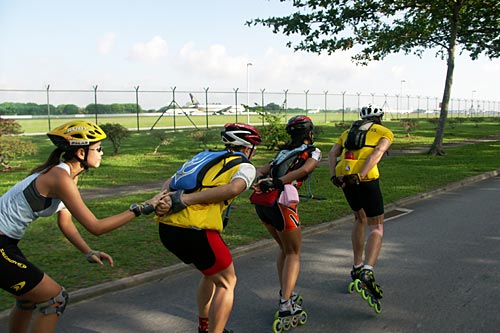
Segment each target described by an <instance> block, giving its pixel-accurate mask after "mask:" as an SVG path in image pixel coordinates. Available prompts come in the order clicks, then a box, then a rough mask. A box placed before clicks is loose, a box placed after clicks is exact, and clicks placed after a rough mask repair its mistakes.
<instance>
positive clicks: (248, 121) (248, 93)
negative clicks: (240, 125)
mask: <svg viewBox="0 0 500 333" xmlns="http://www.w3.org/2000/svg"><path fill="white" fill-rule="evenodd" d="M250 66H253V64H252V63H251V62H248V63H247V124H250Z"/></svg>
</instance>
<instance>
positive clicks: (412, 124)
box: [399, 118, 418, 137]
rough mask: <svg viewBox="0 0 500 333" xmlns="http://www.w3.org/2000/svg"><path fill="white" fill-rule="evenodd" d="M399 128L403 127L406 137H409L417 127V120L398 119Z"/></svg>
mask: <svg viewBox="0 0 500 333" xmlns="http://www.w3.org/2000/svg"><path fill="white" fill-rule="evenodd" d="M399 126H401V127H403V128H404V129H405V132H406V136H407V137H410V136H411V133H412V132H413V131H415V129H416V128H417V127H418V120H416V119H410V118H408V119H400V120H399Z"/></svg>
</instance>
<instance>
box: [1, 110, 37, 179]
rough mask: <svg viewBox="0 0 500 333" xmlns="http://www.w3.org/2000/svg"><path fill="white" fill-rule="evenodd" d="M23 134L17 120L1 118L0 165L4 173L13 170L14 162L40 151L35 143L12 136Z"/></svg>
mask: <svg viewBox="0 0 500 333" xmlns="http://www.w3.org/2000/svg"><path fill="white" fill-rule="evenodd" d="M22 132H23V130H22V128H21V125H19V123H17V122H16V121H15V120H10V119H2V118H0V165H1V167H2V168H3V170H4V171H8V170H11V169H12V162H13V161H14V160H17V159H19V158H21V157H23V156H24V155H27V154H34V153H36V152H37V151H38V148H37V146H36V145H35V144H34V143H33V142H31V141H26V140H21V139H19V138H16V137H13V136H11V135H14V134H21V133H22Z"/></svg>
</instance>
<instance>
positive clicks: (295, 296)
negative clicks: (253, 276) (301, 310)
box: [274, 289, 304, 319]
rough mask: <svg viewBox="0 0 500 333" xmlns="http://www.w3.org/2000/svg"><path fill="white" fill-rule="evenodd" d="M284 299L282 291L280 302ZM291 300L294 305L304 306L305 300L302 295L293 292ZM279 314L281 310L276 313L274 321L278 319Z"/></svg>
mask: <svg viewBox="0 0 500 333" xmlns="http://www.w3.org/2000/svg"><path fill="white" fill-rule="evenodd" d="M282 297H283V293H282V292H281V289H280V300H281V298H282ZM291 299H292V302H293V303H295V304H298V305H300V306H302V305H303V304H304V298H303V297H302V295H299V294H297V293H296V292H295V291H293V292H292V297H291ZM278 314H279V310H276V312H275V313H274V319H278Z"/></svg>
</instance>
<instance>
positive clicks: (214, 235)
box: [159, 223, 233, 276]
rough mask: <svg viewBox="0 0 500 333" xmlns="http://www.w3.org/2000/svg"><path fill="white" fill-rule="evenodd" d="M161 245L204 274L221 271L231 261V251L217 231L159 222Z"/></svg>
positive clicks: (208, 274)
mask: <svg viewBox="0 0 500 333" xmlns="http://www.w3.org/2000/svg"><path fill="white" fill-rule="evenodd" d="M159 235H160V240H161V242H162V243H163V245H164V246H165V247H166V248H167V250H169V251H170V252H172V253H173V254H175V255H176V256H177V258H179V259H180V260H182V261H183V262H184V263H186V264H193V265H194V266H195V267H196V268H197V269H198V270H200V271H201V272H202V273H203V274H204V275H206V276H210V275H214V274H217V273H219V272H222V271H223V270H225V269H226V268H228V267H229V266H230V265H231V263H232V262H233V257H232V256H231V252H230V251H229V248H228V247H227V245H226V243H224V240H223V239H222V237H221V236H220V234H219V232H218V231H215V230H205V229H201V230H199V229H189V228H181V227H174V226H171V225H168V224H164V223H159Z"/></svg>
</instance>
